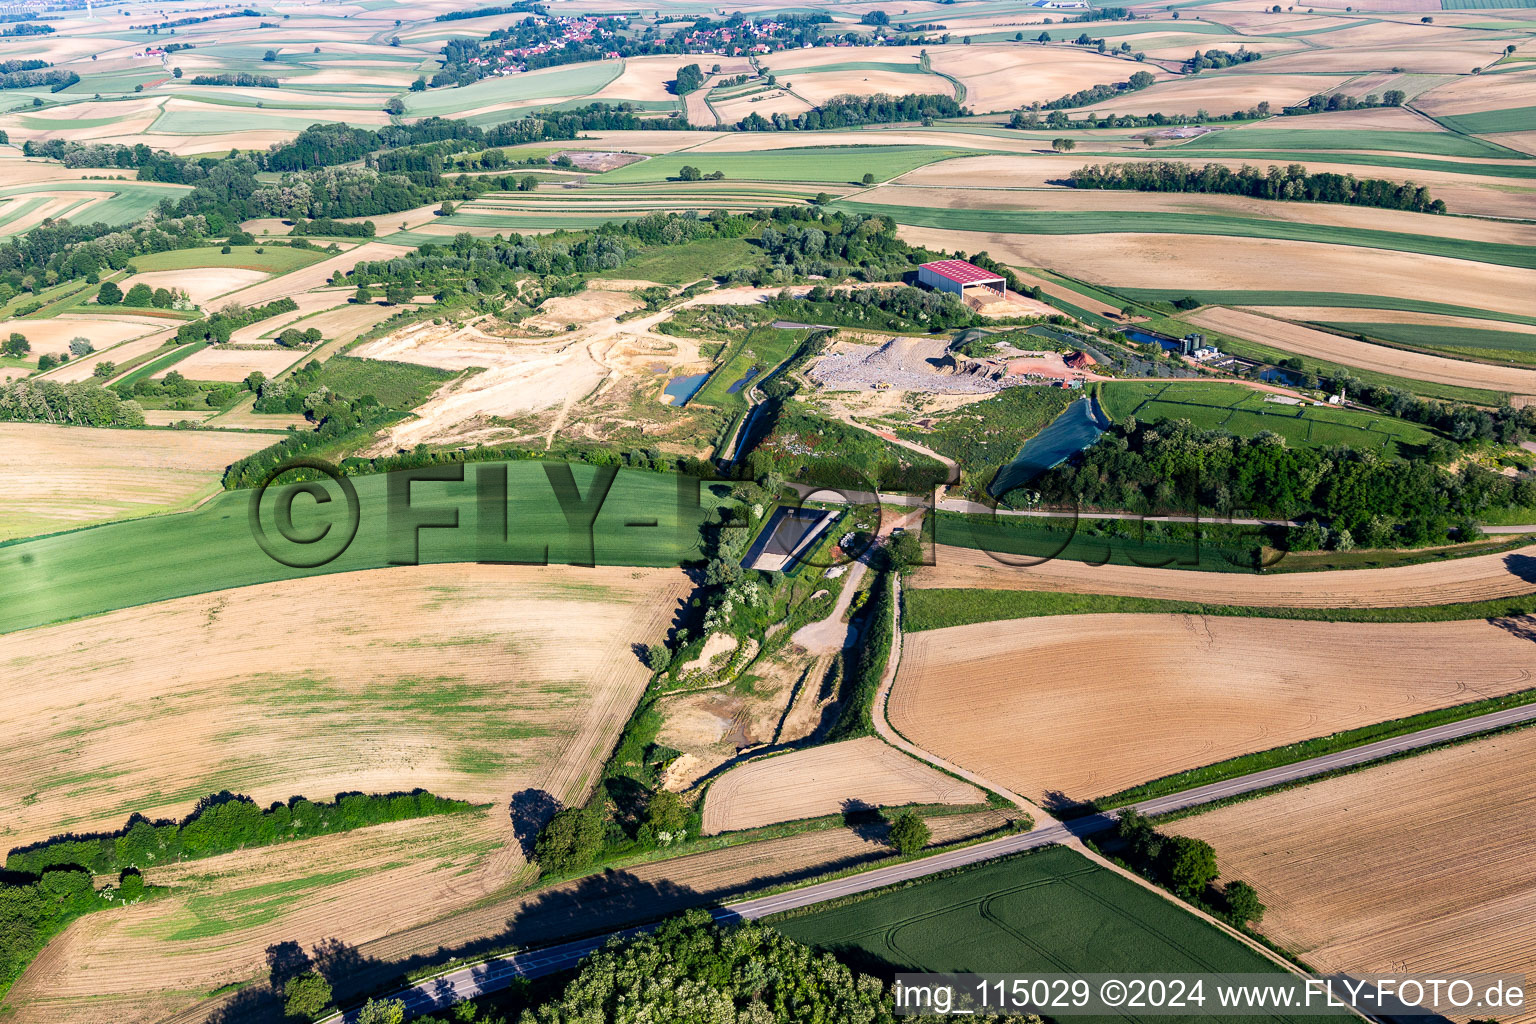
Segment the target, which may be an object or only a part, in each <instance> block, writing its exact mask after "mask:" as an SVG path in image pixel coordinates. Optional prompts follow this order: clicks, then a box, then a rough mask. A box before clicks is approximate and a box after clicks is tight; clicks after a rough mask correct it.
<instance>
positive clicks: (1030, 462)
mask: <svg viewBox="0 0 1536 1024" xmlns="http://www.w3.org/2000/svg"><path fill="white" fill-rule="evenodd" d="M1108 427H1109V418H1108V417H1107V416H1105V415H1104V413H1103V412H1102V411H1101V410H1100V409H1099V407H1098V403H1097V402H1095V401H1094V400H1093V399H1092V398H1083V399H1079V400H1078V401H1076V402H1073V403H1072V404H1071V405H1069V406H1067V408H1066V409H1065V410H1064V411H1063V412H1062V414H1061V415H1060V416H1057V417H1056V418H1055V419H1054V420H1052V421H1051V423H1050V426H1048V427H1046V428H1045V429H1044V430H1042V431H1040V433H1038V434H1036V435H1035V436H1034V437H1032V438H1030V439H1029V440H1028V441H1025V442H1024V447H1023V448H1020V449H1019V454H1017V455H1015V456H1014V457H1013V461H1012V462H1010V463H1008V465H1006V466H1004V467H1003V468H1002V469H1000V470H998V471H997V476H995V477H993V478H992V484H991V486H989V487H988V488H987V493H988V494H990V495H992V496H993V497H994V498H995V497H997V496H998V495H1000V494H1004V493H1006V492H1008V491H1011V490H1013V489H1014V488H1015V487H1023V486H1024V485H1025V484H1027V483H1029V482H1030V481H1031V480H1033V479H1035V477H1037V476H1039V475H1040V474H1041V473H1044V472H1045V471H1046V470H1048V469H1050V468H1051V467H1052V466H1057V465H1060V464H1061V463H1062V462H1065V461H1066V460H1067V459H1068V458H1070V457H1071V456H1072V455H1074V454H1076V453H1077V452H1080V451H1082V450H1083V449H1084V448H1087V447H1088V446H1089V445H1091V444H1093V442H1095V441H1097V440H1098V439H1099V437H1100V435H1102V434H1103V433H1104V431H1105V430H1106V429H1108Z"/></svg>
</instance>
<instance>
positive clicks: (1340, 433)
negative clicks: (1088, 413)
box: [1099, 381, 1436, 458]
mask: <svg viewBox="0 0 1536 1024" xmlns="http://www.w3.org/2000/svg"><path fill="white" fill-rule="evenodd" d="M1099 395H1100V399H1099V400H1100V402H1101V403H1102V404H1103V406H1104V411H1105V412H1106V413H1108V414H1109V416H1110V418H1111V419H1115V420H1124V419H1126V418H1128V417H1132V416H1134V417H1135V418H1136V419H1137V420H1141V421H1151V420H1188V421H1189V422H1190V423H1192V424H1193V425H1194V426H1196V427H1198V428H1200V429H1202V430H1225V431H1227V432H1228V433H1230V434H1235V435H1236V436H1238V437H1252V436H1253V435H1254V434H1257V433H1259V432H1261V431H1269V432H1270V433H1273V434H1279V435H1280V436H1281V437H1283V438H1285V440H1286V443H1287V444H1289V445H1291V446H1293V447H1296V446H1300V447H1313V448H1327V447H1329V446H1331V445H1347V446H1348V447H1351V448H1362V449H1369V450H1372V451H1377V452H1380V453H1381V454H1382V455H1383V456H1384V457H1387V458H1397V457H1400V456H1401V455H1403V454H1405V453H1408V452H1415V451H1422V450H1423V449H1424V447H1425V446H1426V445H1428V444H1429V443H1430V442H1432V441H1433V440H1435V437H1436V435H1435V434H1434V433H1433V432H1431V431H1429V430H1426V429H1425V428H1423V427H1421V426H1418V425H1417V424H1414V423H1409V422H1407V421H1406V420H1398V419H1393V418H1392V417H1390V416H1379V415H1375V414H1372V413H1367V412H1356V411H1354V410H1350V409H1338V408H1333V407H1331V406H1327V405H1312V404H1310V403H1301V402H1298V401H1297V400H1295V399H1289V400H1287V398H1286V396H1284V395H1266V394H1262V393H1260V392H1257V391H1254V390H1253V389H1252V388H1247V387H1243V386H1241V385H1236V384H1213V383H1207V382H1204V381H1174V382H1171V383H1161V382H1159V383H1141V382H1131V381H1125V382H1114V383H1108V384H1104V385H1103V387H1102V390H1101V391H1100V392H1099Z"/></svg>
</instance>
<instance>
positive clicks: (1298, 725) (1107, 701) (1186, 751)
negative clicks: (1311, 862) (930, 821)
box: [889, 615, 1536, 800]
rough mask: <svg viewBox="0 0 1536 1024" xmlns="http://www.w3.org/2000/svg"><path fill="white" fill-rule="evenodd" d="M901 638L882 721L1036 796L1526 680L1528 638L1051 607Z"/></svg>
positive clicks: (1492, 628)
mask: <svg viewBox="0 0 1536 1024" xmlns="http://www.w3.org/2000/svg"><path fill="white" fill-rule="evenodd" d="M903 647H904V650H903V654H902V659H901V669H900V672H899V674H898V676H897V679H896V685H895V687H894V689H893V691H892V693H891V698H890V706H889V707H890V719H891V724H892V725H893V726H895V728H896V729H897V730H898V731H899V732H900V733H901V734H902V735H903V736H905V737H907V738H908V739H909V740H911V741H912V742H913V743H916V744H918V745H919V746H921V747H923V748H925V749H927V750H931V751H933V752H934V753H936V754H938V755H940V756H942V757H944V758H947V759H948V760H950V761H952V762H954V763H955V764H959V765H961V766H963V767H966V768H969V769H971V770H972V771H976V772H980V773H982V774H983V775H985V776H986V777H988V778H992V779H996V780H997V782H998V783H999V784H1000V785H1005V786H1007V787H1009V788H1010V789H1012V790H1014V791H1015V792H1018V793H1023V794H1025V795H1027V796H1029V797H1031V798H1041V799H1047V800H1049V799H1053V798H1052V797H1051V796H1050V794H1062V795H1063V796H1064V798H1065V799H1068V800H1088V799H1092V798H1095V797H1100V796H1105V795H1108V794H1110V793H1114V792H1118V791H1119V790H1121V789H1124V788H1126V787H1127V786H1132V785H1135V784H1137V783H1141V782H1146V781H1149V780H1151V779H1156V778H1161V777H1162V776H1165V775H1169V774H1172V773H1174V772H1178V771H1183V770H1186V769H1190V768H1196V767H1199V766H1201V765H1206V764H1211V763H1214V762H1216V761H1221V760H1224V759H1226V758H1230V757H1235V756H1237V755H1238V754H1244V753H1250V752H1253V751H1259V750H1268V749H1270V748H1272V747H1277V746H1282V745H1284V744H1286V743H1293V742H1296V741H1298V740H1303V739H1309V738H1312V737H1316V736H1325V735H1328V734H1329V733H1332V732H1337V731H1339V730H1343V729H1349V728H1354V727H1358V726H1363V725H1368V724H1371V723H1374V722H1381V721H1386V720H1388V719H1392V718H1400V717H1403V716H1405V715H1411V714H1416V713H1418V712H1422V711H1428V710H1430V709H1433V708H1437V707H1446V706H1449V705H1453V704H1462V703H1466V702H1468V701H1473V700H1479V699H1482V698H1484V697H1491V696H1497V695H1500V694H1505V693H1511V692H1514V691H1516V690H1521V689H1526V688H1528V687H1530V686H1532V685H1533V684H1536V659H1533V657H1532V647H1531V641H1530V640H1529V639H1528V638H1525V637H1521V636H1517V635H1515V633H1513V632H1511V631H1510V630H1507V629H1504V628H1501V626H1500V625H1499V624H1497V623H1491V622H1486V621H1483V620H1474V621H1470V622H1446V623H1409V624H1396V623H1392V624H1375V623H1372V624H1359V623H1329V622H1297V621H1287V620H1276V619H1239V618H1230V619H1229V618H1207V617H1200V616H1185V615H1076V616H1053V617H1049V618H1037V619H1018V620H1014V621H1008V622H990V623H980V624H977V625H972V626H955V627H952V628H949V629H938V630H930V631H926V632H922V633H911V634H908V635H907V636H906V638H905V641H904V644H903ZM1021 737H1024V738H1023V739H1021Z"/></svg>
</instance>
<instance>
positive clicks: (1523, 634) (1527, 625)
mask: <svg viewBox="0 0 1536 1024" xmlns="http://www.w3.org/2000/svg"><path fill="white" fill-rule="evenodd" d="M1490 621H1491V622H1492V623H1493V624H1494V625H1495V626H1498V627H1499V628H1500V629H1502V630H1504V632H1506V633H1508V634H1510V635H1511V636H1516V637H1519V638H1520V639H1521V640H1529V641H1531V642H1532V643H1536V615H1516V616H1515V617H1514V618H1509V619H1492V620H1490Z"/></svg>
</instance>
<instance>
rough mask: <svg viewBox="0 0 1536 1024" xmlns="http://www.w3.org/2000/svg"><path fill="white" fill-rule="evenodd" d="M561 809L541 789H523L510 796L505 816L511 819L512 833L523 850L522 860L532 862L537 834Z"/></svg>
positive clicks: (549, 795)
mask: <svg viewBox="0 0 1536 1024" xmlns="http://www.w3.org/2000/svg"><path fill="white" fill-rule="evenodd" d="M561 809H562V808H561V805H560V801H559V800H556V799H555V798H554V796H552V795H551V794H549V793H547V792H545V791H544V790H542V789H524V790H520V791H518V792H516V793H513V794H512V800H511V801H510V802H509V803H508V804H507V814H508V815H509V816H510V817H511V819H512V833H513V835H515V836H517V843H518V845H519V846H521V847H522V848H523V859H524V860H533V846H534V843H535V842H537V841H538V838H539V833H540V832H542V831H543V830H544V826H545V825H548V824H549V819H551V818H553V817H554V816H555V815H556V814H558V813H560V811H561Z"/></svg>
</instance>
